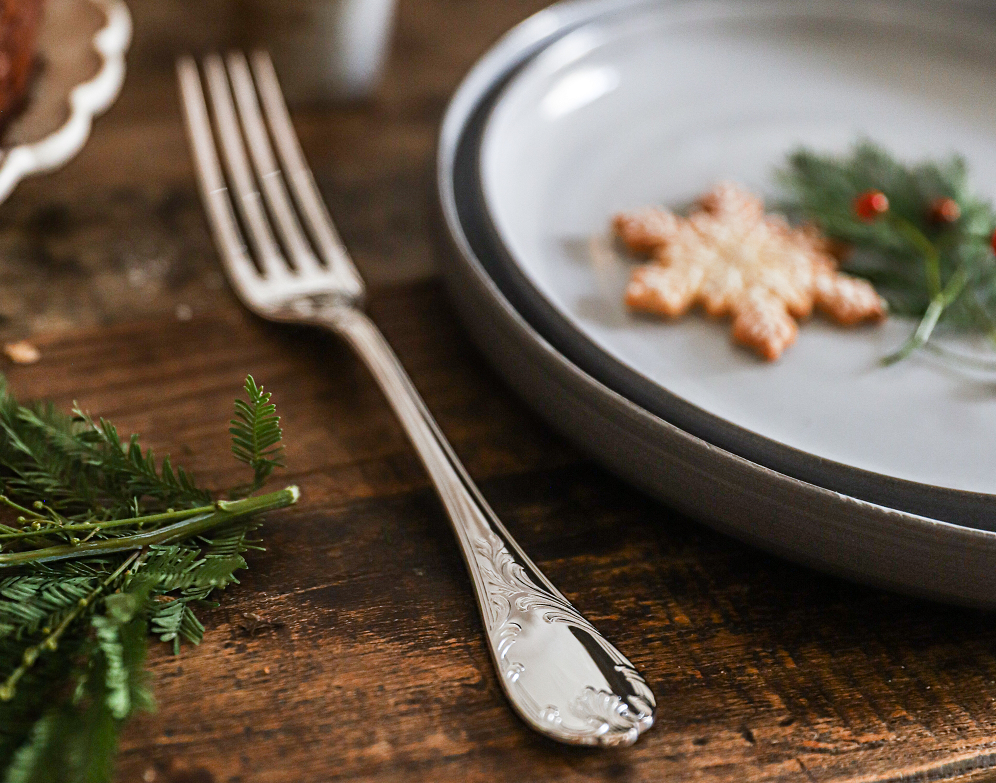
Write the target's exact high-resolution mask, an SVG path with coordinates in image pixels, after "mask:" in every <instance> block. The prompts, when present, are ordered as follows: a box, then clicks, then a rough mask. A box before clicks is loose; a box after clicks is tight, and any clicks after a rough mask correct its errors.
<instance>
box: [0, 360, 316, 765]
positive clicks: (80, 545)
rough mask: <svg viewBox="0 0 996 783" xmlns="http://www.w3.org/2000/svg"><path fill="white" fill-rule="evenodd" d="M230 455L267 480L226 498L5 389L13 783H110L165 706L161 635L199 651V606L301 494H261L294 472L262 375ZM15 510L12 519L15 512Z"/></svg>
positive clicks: (5, 661)
mask: <svg viewBox="0 0 996 783" xmlns="http://www.w3.org/2000/svg"><path fill="white" fill-rule="evenodd" d="M245 389H246V393H247V396H248V397H249V399H248V401H247V402H246V401H243V400H238V401H236V417H237V422H238V426H236V422H235V421H233V427H232V449H233V452H235V455H236V457H237V458H239V459H240V461H242V462H245V463H246V464H248V465H249V467H250V468H251V469H252V471H253V479H252V481H251V483H248V484H247V485H245V486H244V487H242V488H241V489H239V490H238V491H236V492H234V496H237V497H238V498H239V499H236V500H230V501H224V500H218V501H214V500H212V496H211V493H209V492H207V491H206V490H204V489H202V488H200V487H199V486H198V485H197V484H196V482H195V481H194V478H193V476H192V475H191V474H189V473H188V472H186V471H184V470H183V469H181V468H178V467H177V468H174V466H173V465H172V464H171V462H170V460H169V457H164V458H163V459H162V461H161V462H160V461H157V459H156V458H155V456H154V455H153V453H152V452H151V450H144V451H143V449H142V447H141V445H140V443H139V440H138V438H137V436H131V437H130V438H127V439H124V438H122V437H121V436H120V435H119V434H118V431H117V429H116V428H115V427H114V426H113V425H112V424H111V423H110V422H108V421H106V420H104V419H96V420H95V419H93V418H92V417H91V416H90V415H89V414H87V413H85V412H83V411H81V410H80V409H79V408H76V409H74V411H73V414H72V415H66V414H63V413H61V412H60V411H58V410H57V409H56V408H55V407H54V406H53V405H51V404H49V403H36V404H31V405H21V404H20V403H18V402H17V400H16V399H15V398H14V397H13V395H12V394H11V393H10V391H9V389H8V387H7V384H6V382H5V381H4V380H3V379H2V378H0V486H2V492H3V494H0V776H2V777H0V779H2V780H3V781H4V783H42V781H44V782H45V783H62V782H63V781H66V783H76V782H77V781H79V783H83V782H84V781H85V782H86V783H102V782H103V781H109V780H110V779H111V777H112V773H113V759H114V754H115V748H116V744H117V733H118V730H119V728H120V727H121V725H122V724H123V723H124V722H125V721H126V720H127V719H128V718H129V717H130V716H131V715H133V714H134V713H135V712H136V711H138V710H147V709H151V708H152V705H153V701H152V697H151V692H150V690H149V685H148V675H147V673H146V672H145V669H144V659H145V653H146V647H147V644H148V642H147V640H148V636H149V634H150V633H152V634H154V635H156V636H158V637H159V639H160V640H162V641H164V642H168V643H170V644H171V645H172V646H173V650H174V652H177V653H178V652H179V651H180V644H181V641H187V642H190V643H193V644H197V643H199V642H200V640H201V638H202V637H203V635H204V625H203V624H202V623H201V621H200V620H199V619H198V617H197V613H196V612H197V609H198V607H201V606H205V605H209V604H210V600H211V597H212V594H213V593H214V592H215V591H216V590H220V589H224V588H225V587H227V586H228V585H230V584H232V583H237V582H238V579H237V577H236V572H238V571H239V570H241V569H244V568H246V566H247V564H246V560H245V558H244V554H245V552H246V551H248V550H249V549H253V548H257V549H258V548H259V546H258V545H259V541H258V540H256V539H255V538H254V536H253V534H254V531H255V530H256V529H257V528H258V527H259V520H258V515H259V514H260V513H262V512H265V511H267V510H270V509H274V508H280V507H283V506H287V505H290V504H291V503H293V502H295V501H296V500H297V497H298V492H297V488H296V487H288V488H287V489H285V490H282V491H280V492H273V493H270V494H266V495H257V496H251V497H250V496H248V495H249V494H250V492H254V491H256V490H258V489H259V488H260V487H261V486H262V483H263V481H265V479H266V478H267V477H268V476H269V475H270V473H272V471H273V469H274V468H275V467H277V466H279V465H282V464H283V463H282V460H281V453H282V447H281V446H280V442H281V438H282V433H281V431H280V427H279V419H278V418H277V416H276V409H275V407H274V405H273V403H272V402H271V401H270V395H269V394H268V393H265V392H264V391H263V388H262V387H261V386H257V384H256V383H255V381H253V379H252V378H251V377H249V378H247V379H246V385H245ZM2 507H6V513H3V508H2Z"/></svg>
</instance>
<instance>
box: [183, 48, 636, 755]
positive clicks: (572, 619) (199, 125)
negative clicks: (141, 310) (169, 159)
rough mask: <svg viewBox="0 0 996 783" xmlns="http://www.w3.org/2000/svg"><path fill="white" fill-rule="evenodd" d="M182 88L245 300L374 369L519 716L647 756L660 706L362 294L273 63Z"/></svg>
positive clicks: (201, 170)
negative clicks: (541, 550) (475, 474)
mask: <svg viewBox="0 0 996 783" xmlns="http://www.w3.org/2000/svg"><path fill="white" fill-rule="evenodd" d="M250 60H251V62H250ZM177 76H178V78H179V82H180V92H181V95H182V99H183V107H184V114H185V118H186V123H187V130H188V133H189V136H190V142H191V147H192V151H193V155H194V160H195V164H196V168H197V173H198V180H199V183H200V188H201V195H202V196H203V199H204V203H205V207H206V210H207V214H208V220H209V223H210V225H211V229H212V233H213V234H214V238H215V242H216V244H217V246H218V250H219V252H220V255H221V259H222V262H223V266H224V268H225V271H226V273H227V274H228V278H229V281H230V282H231V284H232V287H233V288H234V289H235V292H236V294H237V295H238V297H239V298H240V299H241V301H242V302H243V304H244V305H245V306H246V307H247V308H248V309H249V310H251V311H252V312H254V313H255V314H256V315H258V316H260V317H262V318H265V319H269V320H272V321H282V322H289V323H304V324H311V325H314V326H319V327H324V328H326V329H330V330H331V331H332V332H334V333H336V334H338V335H339V336H340V337H342V338H343V339H344V340H345V341H346V342H347V343H349V345H351V346H352V347H353V349H354V350H355V351H356V353H357V355H358V356H359V357H360V358H361V359H362V360H363V361H364V362H365V364H366V365H367V367H368V368H369V370H370V372H371V374H372V375H373V377H374V378H375V379H376V380H377V382H378V384H379V385H380V387H381V389H382V390H383V393H384V396H385V397H386V398H387V400H388V402H389V403H390V405H391V407H392V408H393V410H394V412H395V414H396V415H397V417H398V419H399V420H400V421H401V424H402V426H403V427H404V429H405V431H406V432H407V434H408V436H409V438H410V439H411V442H412V445H413V446H414V447H415V450H416V451H417V452H418V455H419V457H420V459H421V461H422V463H423V465H424V466H425V468H426V470H427V471H428V473H429V476H430V477H431V479H432V482H433V484H434V485H435V487H436V490H437V492H438V494H439V497H440V500H441V501H442V503H443V505H444V506H445V508H446V511H447V513H448V515H449V518H450V521H451V522H452V525H453V529H454V531H455V533H456V537H457V540H458V541H459V545H460V551H461V554H462V555H463V559H464V562H465V563H466V565H467V569H468V571H469V572H470V576H471V579H472V581H473V585H474V593H475V596H476V598H477V604H478V608H479V609H480V612H481V617H482V619H483V621H484V627H485V636H486V640H487V642H488V648H489V649H490V651H491V658H492V661H493V662H494V664H495V668H496V669H497V673H498V679H499V681H500V682H501V685H502V688H503V690H504V692H505V694H506V696H507V697H508V700H509V701H510V702H511V704H512V707H513V708H514V709H515V711H516V712H517V713H518V715H519V716H520V717H521V718H522V719H523V720H524V721H525V722H526V723H527V724H528V725H529V726H530V727H532V728H533V729H535V730H536V731H538V732H539V733H541V734H543V735H546V736H548V737H551V738H553V739H555V740H559V741H560V742H565V743H569V744H573V745H600V746H613V745H629V744H632V743H633V742H635V741H636V739H637V738H638V737H639V735H640V734H641V733H642V732H643V731H645V730H646V729H648V728H650V726H651V725H652V724H653V722H654V709H655V706H656V705H655V701H654V695H653V693H652V692H651V690H650V688H649V687H648V686H647V683H646V682H645V681H644V679H643V677H641V676H640V674H639V673H638V672H637V671H636V669H635V668H634V667H633V664H631V663H630V662H629V660H628V659H627V658H626V657H625V656H624V655H623V654H622V653H620V652H619V651H618V650H617V649H616V648H615V647H614V646H613V645H612V644H611V643H609V642H608V641H607V640H606V639H605V638H604V637H603V636H602V635H601V634H600V633H599V632H598V631H597V630H595V628H594V626H593V625H592V624H591V623H590V622H588V621H587V620H586V619H585V618H584V617H582V616H581V614H580V613H579V612H578V611H577V610H576V609H575V608H574V607H573V606H572V605H571V603H570V602H569V601H568V600H567V599H566V598H565V597H564V596H563V594H562V593H561V592H560V591H559V590H557V588H556V587H554V586H553V584H551V582H550V580H548V579H547V578H546V577H545V576H544V575H543V574H542V573H541V572H540V570H539V569H538V568H537V567H536V566H535V564H533V562H532V561H531V560H530V559H529V558H528V557H527V556H526V555H525V553H524V552H523V551H522V549H520V548H519V546H518V544H516V543H515V541H514V540H513V539H512V536H511V535H509V533H508V531H507V530H506V529H505V527H504V525H502V523H501V522H500V521H499V519H498V517H497V516H496V515H495V513H494V512H493V511H492V510H491V508H490V507H489V506H488V504H487V502H486V501H485V500H484V497H483V496H482V495H481V493H480V491H479V490H478V489H477V487H476V486H475V485H474V482H473V481H472V480H471V478H470V476H469V475H468V474H467V471H466V470H465V469H464V467H463V465H461V464H460V461H459V460H458V459H457V456H456V454H455V453H454V451H453V449H452V447H451V446H450V444H449V443H448V442H447V440H446V438H445V436H444V435H443V433H442V431H441V430H440V429H439V426H438V425H437V424H436V422H435V420H434V419H433V418H432V415H431V414H430V413H429V410H428V408H427V407H426V405H425V403H424V402H423V401H422V399H421V397H419V395H418V392H417V391H416V390H415V387H414V386H413V385H412V382H411V380H409V378H408V375H407V374H406V373H405V371H404V368H403V367H402V366H401V363H400V362H399V361H398V358H397V357H396V356H395V354H394V352H393V351H392V350H391V347H390V346H389V345H388V343H387V341H386V340H385V339H384V337H383V335H382V334H381V333H380V331H379V330H378V328H377V327H376V325H375V324H374V323H373V321H371V320H370V319H369V318H368V317H367V315H366V314H365V313H364V312H363V309H362V303H363V299H364V285H363V280H362V278H361V277H360V275H359V273H358V272H357V270H356V268H355V267H354V266H353V263H352V261H351V260H350V258H349V255H348V254H347V252H346V249H345V248H344V247H343V244H342V242H341V241H340V239H339V237H338V235H337V233H336V230H335V226H334V225H333V223H332V219H331V217H330V216H329V214H328V211H327V210H326V208H325V205H324V203H323V202H322V200H321V196H320V193H319V191H318V187H317V185H316V184H315V181H314V178H313V176H312V174H311V171H310V170H309V169H308V166H307V164H306V162H305V159H304V154H303V152H302V150H301V147H300V143H299V142H298V139H297V136H296V135H295V133H294V128H293V126H292V124H291V120H290V115H289V113H288V111H287V106H286V104H285V102H284V99H283V96H282V94H281V92H280V85H279V84H278V82H277V77H276V73H275V72H274V70H273V65H272V63H271V61H270V58H269V56H268V54H267V53H266V52H254V53H253V54H252V55H251V56H250V57H249V58H247V57H246V56H245V55H244V54H243V53H241V52H232V53H231V54H229V55H228V56H227V57H225V58H224V59H223V58H222V57H221V56H220V55H217V54H215V55H209V56H207V57H205V58H204V61H203V80H204V81H205V82H206V84H207V94H208V96H209V99H210V104H211V110H210V113H209V110H208V104H207V102H206V100H205V94H204V89H203V86H202V75H201V72H200V71H199V70H198V66H197V63H196V61H195V60H194V59H193V58H191V57H183V58H181V59H180V60H178V62H177ZM216 136H217V141H216V138H215V137H216ZM219 146H220V149H221V157H222V159H223V160H224V171H223V169H222V165H221V162H220V161H219V157H218V147H219ZM278 160H279V163H278ZM226 175H227V179H226ZM233 202H234V205H233ZM271 220H272V223H273V224H275V229H276V230H275V231H274V228H273V227H272V225H271ZM240 224H241V225H240ZM243 233H245V234H246V235H247V236H248V247H247V245H246V243H245V242H244V241H243Z"/></svg>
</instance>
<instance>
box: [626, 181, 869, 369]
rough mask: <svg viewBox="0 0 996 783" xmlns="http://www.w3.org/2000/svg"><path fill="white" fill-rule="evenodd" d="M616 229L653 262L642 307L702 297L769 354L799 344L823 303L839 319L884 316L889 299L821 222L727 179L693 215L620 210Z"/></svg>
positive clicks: (636, 295) (634, 303)
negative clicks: (855, 270) (794, 218)
mask: <svg viewBox="0 0 996 783" xmlns="http://www.w3.org/2000/svg"><path fill="white" fill-rule="evenodd" d="M613 225H614V228H615V230H616V233H617V234H618V235H619V237H620V238H621V239H622V241H623V242H624V243H625V245H626V246H627V247H628V248H629V249H630V250H632V251H633V252H635V253H644V254H648V253H649V254H651V255H652V256H653V260H652V261H651V262H650V263H648V264H644V265H643V266H640V267H638V268H637V269H636V270H635V271H634V272H633V276H632V278H631V279H630V282H629V285H628V287H627V288H626V304H627V305H628V306H629V307H630V308H632V309H633V310H640V311H644V312H650V313H655V314H658V315H664V316H667V317H669V318H674V317H677V316H679V315H682V314H683V313H685V312H686V311H687V310H688V309H689V308H690V307H692V306H693V305H695V304H701V305H702V307H703V308H704V309H705V311H706V312H707V313H708V314H709V315H711V316H716V317H718V316H726V315H729V316H730V317H732V319H733V338H734V339H735V340H736V341H737V342H739V343H742V344H744V345H746V346H749V347H750V348H753V349H754V350H755V351H757V353H759V354H760V355H761V356H763V357H764V358H765V359H768V360H769V361H771V360H774V359H777V358H778V357H779V356H781V354H782V351H784V350H785V348H787V347H788V346H789V345H791V344H792V343H793V342H795V338H796V334H797V332H798V326H797V324H796V319H798V318H805V317H806V316H808V315H809V314H810V313H811V312H812V310H813V307H814V306H816V307H818V308H819V309H820V310H821V311H822V312H824V313H826V314H827V315H828V316H830V317H831V318H833V319H834V320H835V321H837V323H840V324H845V325H851V324H856V323H859V322H861V321H879V320H881V319H882V318H884V317H885V312H886V308H885V303H884V302H883V300H882V299H881V298H880V297H879V296H878V294H877V293H876V292H875V289H874V288H872V286H871V284H870V283H868V282H867V281H865V280H859V279H857V278H854V277H849V276H847V275H843V274H841V273H839V272H838V271H837V263H836V260H835V259H834V257H833V256H832V255H831V254H830V252H829V244H828V242H827V240H826V239H825V238H823V237H822V236H820V235H819V234H818V233H817V232H816V231H815V230H813V229H809V228H792V227H791V226H789V225H788V223H786V222H785V220H784V218H782V217H781V216H778V215H765V213H764V202H763V201H762V200H761V199H760V198H758V197H757V196H755V195H754V194H752V193H749V192H748V191H746V190H744V189H743V188H741V187H739V186H737V185H734V184H731V183H723V184H721V185H718V186H717V187H715V188H714V189H713V190H711V191H709V192H708V193H706V194H705V195H704V196H703V197H702V198H701V199H700V200H699V203H698V208H697V209H696V210H695V211H694V212H692V213H691V214H690V215H689V216H688V217H687V218H686V217H681V216H679V215H676V214H674V213H673V212H669V211H667V210H663V209H654V208H651V209H645V210H642V211H640V212H635V213H631V214H623V215H617V216H616V218H615V220H614V222H613Z"/></svg>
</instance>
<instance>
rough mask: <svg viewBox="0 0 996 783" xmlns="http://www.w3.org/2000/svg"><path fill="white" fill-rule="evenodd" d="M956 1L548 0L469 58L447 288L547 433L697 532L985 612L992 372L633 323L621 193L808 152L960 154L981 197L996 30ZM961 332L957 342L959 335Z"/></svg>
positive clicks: (447, 179) (992, 570)
mask: <svg viewBox="0 0 996 783" xmlns="http://www.w3.org/2000/svg"><path fill="white" fill-rule="evenodd" d="M994 21H996V19H994V18H993V17H992V16H991V15H989V16H987V15H986V11H985V8H984V7H982V8H981V9H974V10H973V8H972V7H971V6H968V5H951V4H945V5H943V6H941V5H937V4H934V5H930V6H927V5H914V4H911V3H909V2H904V3H902V4H899V3H897V4H877V3H865V2H843V3H842V2H822V3H819V4H815V3H809V2H792V1H791V0H779V1H778V2H729V1H728V0H715V1H713V2H682V0H669V1H668V2H660V1H657V2H649V1H648V0H610V1H607V0H582V1H581V2H569V3H561V4H558V5H555V6H552V7H551V8H549V9H547V10H545V11H543V12H541V13H539V14H537V15H536V16H534V17H532V18H530V19H529V20H527V21H526V22H524V23H523V24H521V25H519V26H518V27H517V28H515V29H514V30H512V31H511V32H510V33H509V34H508V35H506V36H505V38H503V39H502V40H501V41H500V42H499V43H498V44H497V45H496V46H495V47H494V48H493V49H492V50H491V51H490V52H489V53H488V54H487V55H486V56H485V57H484V58H483V59H482V60H481V61H480V62H479V63H478V64H477V66H476V67H475V68H474V69H473V70H472V71H471V73H470V74H469V75H468V76H467V78H466V79H465V81H464V83H463V84H462V86H461V87H460V89H459V90H458V92H457V93H456V95H455V96H454V98H453V101H452V103H451V105H450V108H449V110H448V112H447V116H446V119H445V122H444V125H443V129H442V134H441V140H440V149H439V168H438V187H439V192H440V198H441V202H442V209H443V214H444V216H445V220H446V224H447V227H448V229H449V232H450V234H451V236H452V239H453V243H454V245H455V248H456V252H455V253H453V254H452V255H451V257H450V258H449V259H448V265H447V270H446V273H447V282H448V285H449V288H450V292H451V294H452V296H453V298H454V300H455V302H456V304H457V306H458V308H459V310H460V312H461V314H462V316H463V318H464V319H465V321H466V323H467V325H468V327H469V329H470V331H471V333H472V334H473V336H474V338H475V339H476V340H477V342H478V344H479V345H480V347H481V348H482V350H483V351H484V352H485V354H486V355H487V356H488V357H489V359H490V360H491V361H492V362H493V364H494V365H495V366H496V367H497V368H498V370H499V371H500V372H501V373H502V375H503V376H504V377H505V378H506V379H507V381H508V382H509V383H510V384H511V385H512V387H514V388H515V389H516V390H517V391H518V392H519V393H520V394H521V395H522V396H523V397H524V398H525V399H526V400H527V401H529V402H530V403H531V404H532V405H533V406H534V407H535V408H536V409H537V410H538V411H539V412H540V413H541V414H542V415H543V416H544V417H545V418H546V419H547V420H548V421H549V422H550V423H551V424H552V425H553V426H554V427H555V428H557V429H558V430H560V431H561V432H562V433H563V434H564V435H566V436H567V437H569V438H570V439H572V440H573V441H575V442H576V443H578V444H579V445H581V446H582V447H583V448H585V449H586V450H588V451H589V452H590V453H592V454H594V455H595V456H596V457H597V458H598V459H599V460H601V461H602V462H603V463H604V464H605V465H606V466H608V467H609V468H610V469H612V470H613V471H615V472H617V473H618V474H620V475H621V476H623V477H624V478H625V479H627V480H628V481H630V482H632V483H633V484H635V485H636V486H638V487H641V488H643V489H644V490H646V491H648V492H650V493H652V494H654V495H656V496H658V497H659V498H661V499H663V500H664V501H665V502H667V503H668V504H669V505H672V506H676V507H678V508H681V509H682V510H684V511H686V512H688V513H689V514H691V515H693V516H695V517H696V518H699V519H701V520H702V521H703V522H706V523H707V524H710V525H712V526H714V527H717V528H719V529H721V530H724V531H726V532H729V533H732V534H733V535H736V536H738V537H740V538H743V539H746V540H749V541H751V542H754V543H756V544H758V545H760V546H763V547H764V548H766V549H769V550H771V551H775V552H777V553H780V554H782V555H785V556H787V557H790V558H792V559H794V560H797V561H800V562H803V563H807V564H810V565H813V566H816V567H818V568H821V569H824V570H828V571H831V572H834V573H837V574H841V575H844V576H847V577H850V578H853V579H857V580H861V581H865V582H869V583H873V584H877V585H881V586H885V587H889V588H893V589H897V590H903V591H905V592H910V593H914V594H918V595H923V596H928V597H933V598H937V599H941V600H945V601H952V602H958V603H964V604H971V605H979V606H996V567H994V566H996V513H994V511H996V498H994V493H996V469H994V468H996V459H994V456H996V373H993V374H987V373H986V372H983V371H972V372H968V371H966V370H964V369H962V366H961V365H957V366H952V365H951V364H950V363H949V364H944V363H941V362H940V361H939V360H937V359H934V358H931V357H930V356H926V355H925V356H919V355H918V356H914V357H913V358H911V359H908V360H906V361H904V362H901V363H899V364H897V365H894V366H891V367H884V366H882V365H881V362H880V361H879V360H880V358H881V357H882V356H884V355H886V354H887V353H889V352H890V350H892V349H894V348H895V347H896V346H898V345H899V344H901V343H902V341H903V340H904V339H905V338H906V336H907V335H908V334H909V332H910V330H911V329H912V328H913V326H914V324H912V323H911V322H908V321H904V320H902V319H898V318H891V319H889V320H888V321H887V322H886V323H885V324H884V325H883V326H880V327H869V328H859V329H853V330H844V329H840V328H837V327H835V326H833V325H831V324H829V323H826V322H822V321H821V320H820V319H819V318H814V319H812V320H811V321H809V322H807V323H806V324H805V325H804V326H803V327H802V328H801V330H800V336H799V340H798V342H797V343H796V344H795V345H794V346H792V347H791V348H790V349H789V350H788V351H787V352H786V354H785V356H783V358H782V359H781V360H780V361H779V362H778V363H776V364H768V363H764V362H761V361H759V360H757V359H756V358H755V357H754V356H753V355H752V354H750V353H748V352H746V351H744V350H743V349H739V348H737V347H736V346H734V345H733V344H732V343H731V342H730V340H729V337H728V336H727V329H728V326H727V325H726V324H724V323H721V322H713V321H707V320H706V319H704V318H701V317H699V316H698V315H696V314H693V315H690V316H688V317H686V318H684V319H682V320H680V321H677V322H661V321H653V320H647V319H640V318H635V317H633V316H632V315H631V314H629V313H628V312H627V311H626V309H625V307H624V306H623V303H622V298H623V289H624V287H625V284H626V281H627V279H628V276H629V273H630V270H631V268H632V261H631V260H630V259H627V258H626V257H625V255H624V254H622V253H620V252H619V251H618V249H617V248H616V246H615V245H614V244H613V242H612V241H611V237H610V236H609V233H608V224H609V220H610V218H611V216H612V215H613V214H614V213H616V212H619V211H622V210H626V209H633V208H638V207H642V206H645V205H649V204H683V203H688V202H689V201H690V200H691V199H693V198H694V197H695V196H696V195H697V194H699V193H701V192H703V191H705V190H706V189H708V188H709V187H710V186H711V185H713V184H715V183H716V182H718V181H721V180H730V179H732V180H735V181H738V182H741V183H743V184H745V185H747V186H748V187H750V188H752V189H754V190H756V191H758V192H762V193H764V192H771V191H772V188H773V177H772V173H773V171H774V170H775V168H776V167H777V166H778V165H779V164H780V163H781V162H783V161H784V160H785V157H786V155H787V154H788V153H789V152H790V151H791V150H793V149H794V148H796V147H798V146H800V145H806V146H810V147H813V148H816V149H818V150H821V151H839V152H845V151H846V150H847V149H848V148H849V146H851V145H852V144H853V143H854V142H855V141H856V140H858V139H860V138H863V137H867V138H870V139H872V140H874V141H876V142H878V143H881V144H883V145H884V146H886V147H887V148H889V149H890V150H892V151H893V152H895V153H896V154H898V155H899V156H901V157H903V158H906V159H910V160H920V159H939V158H946V157H948V156H949V155H950V154H952V153H953V152H957V153H960V154H962V155H964V156H965V157H966V158H967V160H968V162H969V165H970V170H971V172H972V174H973V179H974V183H975V186H976V188H977V190H978V191H980V192H981V193H983V194H984V195H986V196H988V197H990V198H992V197H996V79H993V78H992V77H991V75H992V73H994V72H996V24H994ZM962 347H963V348H965V349H966V350H968V349H970V348H971V346H962Z"/></svg>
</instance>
